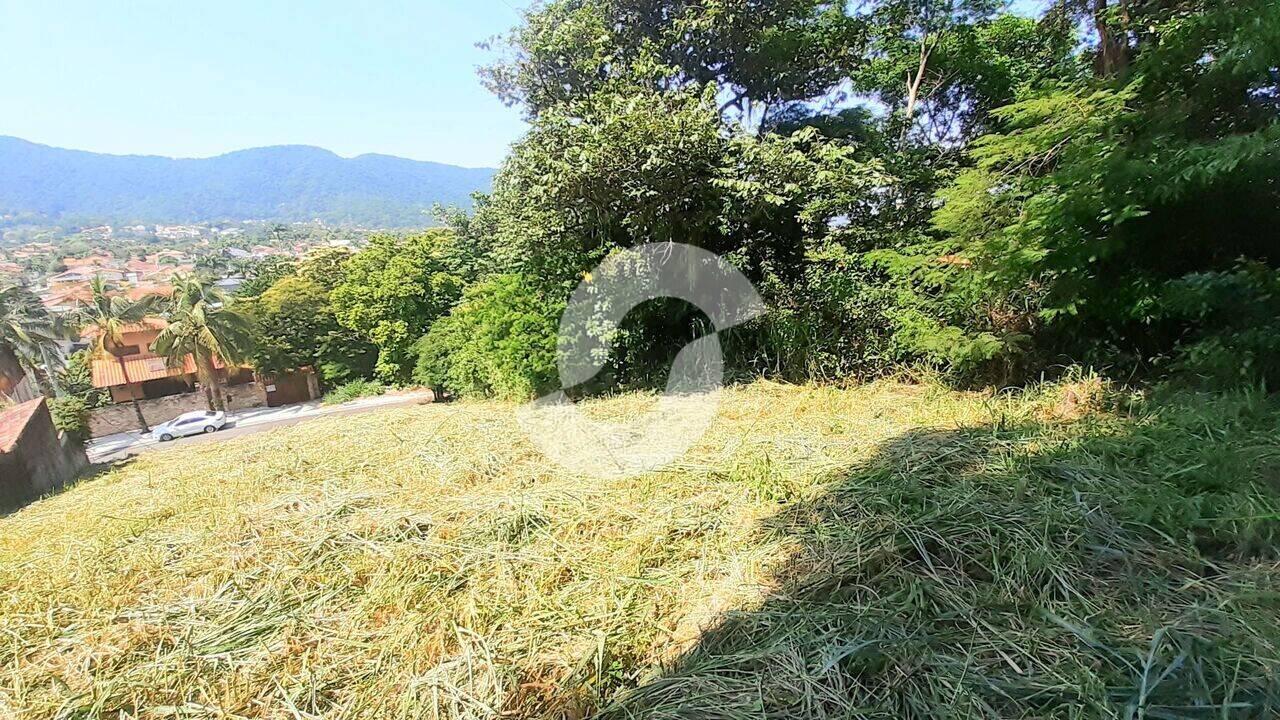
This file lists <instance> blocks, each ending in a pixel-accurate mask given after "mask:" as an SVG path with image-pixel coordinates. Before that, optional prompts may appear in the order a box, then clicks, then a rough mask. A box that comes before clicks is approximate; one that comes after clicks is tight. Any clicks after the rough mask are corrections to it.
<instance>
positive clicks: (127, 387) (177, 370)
mask: <svg viewBox="0 0 1280 720" xmlns="http://www.w3.org/2000/svg"><path fill="white" fill-rule="evenodd" d="M165 326H166V323H165V321H163V320H160V319H158V318H149V319H147V320H145V321H143V322H141V323H137V324H136V325H131V326H129V327H127V328H126V329H125V332H124V334H123V335H124V336H123V341H122V343H121V347H119V348H118V349H117V351H116V352H115V354H114V355H112V356H108V357H97V358H94V359H93V364H92V367H91V371H92V374H93V386H94V387H97V388H107V389H109V391H110V393H111V401H112V402H116V403H123V402H129V401H131V400H144V399H149V398H159V397H166V396H168V395H177V394H180V393H188V392H191V391H193V390H194V389H195V387H196V381H197V377H196V363H195V360H194V359H193V358H192V357H191V356H190V355H188V356H186V357H185V358H184V359H183V362H182V364H181V365H175V366H171V365H170V364H169V362H168V360H167V359H166V358H164V357H161V356H159V355H157V354H156V353H155V352H154V351H152V349H151V346H152V344H153V343H155V340H156V337H157V336H158V335H159V334H160V331H161V330H163V329H164V328H165ZM87 335H88V336H89V337H92V336H93V335H94V333H93V332H92V331H91V332H89V333H87ZM214 368H215V370H216V371H217V372H219V373H222V374H223V376H224V377H226V379H227V384H228V385H237V384H240V383H245V382H250V381H251V380H252V379H253V373H252V372H251V371H249V370H248V369H246V368H237V367H232V368H230V370H228V368H227V367H226V366H225V365H224V364H223V363H222V362H221V361H220V360H217V359H215V360H214Z"/></svg>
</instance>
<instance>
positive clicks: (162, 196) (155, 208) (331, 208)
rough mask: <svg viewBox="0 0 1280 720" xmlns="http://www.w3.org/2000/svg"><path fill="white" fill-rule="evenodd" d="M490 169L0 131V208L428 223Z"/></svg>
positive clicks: (45, 213)
mask: <svg viewBox="0 0 1280 720" xmlns="http://www.w3.org/2000/svg"><path fill="white" fill-rule="evenodd" d="M493 174H494V170H493V169H492V168H464V167H458V166H455V165H444V164H441V163H434V162H422V161H418V160H408V159H405V158H400V157H394V156H391V155H376V154H369V155H360V156H357V157H353V158H343V157H340V156H338V155H336V154H334V153H332V152H330V151H328V150H325V149H322V148H318V147H311V146H307V145H278V146H273V147H261V148H253V149H249V150H239V151H236V152H230V153H227V154H225V155H218V156H216V157H210V158H192V159H185V158H169V157H159V156H155V155H105V154H101V153H93V152H85V151H82V150H66V149H63V148H55V147H50V146H48V145H40V144H37V143H33V142H28V141H26V140H22V139H20V138H15V137H7V136H0V216H8V217H10V218H14V217H17V218H24V219H29V220H31V221H32V222H37V223H38V222H42V221H43V222H50V223H58V224H91V223H97V222H117V223H131V222H140V223H149V222H218V221H239V220H277V221H285V222H291V221H309V220H322V221H324V222H327V223H330V224H340V225H356V226H363V227H405V226H421V225H428V224H430V223H431V217H430V215H429V211H430V209H431V207H432V206H433V205H434V204H435V203H440V204H443V205H460V206H463V207H469V206H470V204H471V193H473V192H476V191H487V190H488V189H489V184H490V182H491V180H492V178H493Z"/></svg>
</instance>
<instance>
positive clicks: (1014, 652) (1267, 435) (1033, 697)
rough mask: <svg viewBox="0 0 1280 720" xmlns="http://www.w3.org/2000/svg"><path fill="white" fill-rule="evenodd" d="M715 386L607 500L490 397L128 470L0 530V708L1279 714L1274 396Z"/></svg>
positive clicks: (279, 435) (164, 454)
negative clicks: (715, 396)
mask: <svg viewBox="0 0 1280 720" xmlns="http://www.w3.org/2000/svg"><path fill="white" fill-rule="evenodd" d="M726 395H727V397H726V402H725V404H724V406H723V407H722V413H721V417H720V419H719V420H718V421H717V423H716V424H715V425H714V426H713V428H712V431H711V432H710V433H709V434H708V435H707V436H706V437H704V438H703V439H702V440H701V441H700V442H699V443H698V444H697V445H696V446H695V447H694V449H693V450H692V451H691V452H690V453H689V454H688V455H687V456H686V457H685V458H684V459H683V460H681V461H680V462H679V463H677V464H676V465H674V466H672V467H670V468H667V469H665V470H663V471H661V472H656V473H652V474H650V475H646V476H643V477H640V478H632V479H627V480H592V479H585V478H580V477H573V476H570V475H567V474H565V473H563V472H560V471H558V470H557V469H556V468H555V467H552V466H549V465H548V464H547V463H546V461H545V460H544V459H543V458H542V457H541V456H540V455H539V454H538V452H537V451H536V450H535V449H534V448H533V447H532V446H531V445H530V444H529V443H528V442H527V441H525V440H524V439H523V438H522V437H521V435H520V433H519V430H518V429H517V427H516V425H515V421H514V419H513V417H512V415H511V410H512V407H511V406H508V405H502V404H496V403H466V402H463V403H454V404H450V405H427V406H414V407H405V408H396V409H389V410H383V411H378V412H371V413H366V414H363V415H359V416H347V417H341V418H325V419H318V420H315V421H311V422H308V423H303V424H300V425H295V426H292V427H288V428H283V429H280V430H275V431H271V432H268V433H261V434H257V435H252V436H246V437H242V438H235V439H232V440H230V441H228V442H225V443H219V444H215V445H197V446H192V447H189V448H185V447H184V448H175V449H171V450H164V451H158V452H153V453H148V454H145V455H143V456H140V457H139V458H136V459H134V460H133V461H131V462H130V463H129V464H128V465H126V466H124V467H120V468H117V469H114V470H112V471H110V472H107V473H105V474H103V475H100V476H98V477H95V478H92V479H89V480H86V481H85V482H83V483H81V484H79V485H78V486H76V487H75V488H73V489H71V490H69V491H67V492H64V493H62V494H61V495H58V496H55V497H52V498H48V499H46V500H43V501H40V502H38V503H35V504H33V505H31V506H29V507H28V508H26V509H24V510H22V511H21V512H18V513H16V514H13V515H10V516H8V517H6V518H4V519H2V520H0V590H2V591H3V595H2V596H0V638H3V640H2V641H0V667H2V668H3V673H2V674H0V716H14V717H20V718H47V717H78V718H98V717H110V718H126V717H127V718H134V717H145V718H153V717H154V718H159V717H166V718H168V717H183V718H191V717H194V718H235V717H250V718H312V717H324V718H378V719H379V720H382V719H384V718H406V719H408V718H436V717H439V718H499V717H563V718H578V717H585V716H589V715H604V716H606V717H616V718H625V717H650V718H677V717H687V718H743V719H745V718H789V717H825V718H835V717H840V718H853V717H867V718H970V717H990V718H996V717H1026V718H1097V717H1117V718H1122V717H1133V718H1171V717H1195V718H1224V717H1226V718H1231V717H1259V718H1262V717H1273V716H1275V715H1276V713H1277V710H1280V646H1278V645H1277V643H1278V642H1280V627H1278V625H1280V595H1278V594H1277V591H1278V590H1280V587H1277V581H1278V580H1280V564H1278V559H1277V558H1278V555H1280V554H1278V553H1277V552H1276V541H1277V530H1280V522H1277V506H1278V505H1280V502H1278V499H1280V486H1278V484H1277V483H1278V482H1280V406H1278V405H1277V402H1276V401H1274V400H1270V399H1268V398H1266V397H1264V396H1262V395H1260V394H1237V395H1224V396H1201V397H1195V396H1186V395H1183V396H1172V397H1168V398H1165V399H1162V400H1158V401H1156V400H1148V399H1143V398H1120V399H1119V400H1121V401H1122V402H1116V400H1117V399H1116V398H1109V397H1106V395H1107V393H1106V392H1105V391H1104V389H1103V388H1100V387H1099V386H1097V385H1095V384H1090V383H1082V384H1079V385H1076V386H1074V387H1070V388H1063V387H1049V388H1044V389H1042V390H1037V391H1031V392H1026V393H1022V394H1018V395H1011V394H1009V395H999V396H992V395H988V394H962V393H954V392H948V391H944V390H940V389H936V388H931V387H922V386H913V385H904V384H896V383H891V382H883V383H878V384H874V385H870V386H865V387H860V388H853V389H836V388H817V387H788V386H780V385H775V384H771V383H766V382H758V383H755V384H753V385H750V386H747V387H742V388H735V389H732V390H729V391H727V394H726ZM650 402H651V399H650V398H647V397H645V396H641V395H627V396H622V397H618V398H613V399H609V400H602V401H595V402H593V403H592V407H591V411H592V412H593V413H596V414H598V415H600V416H603V417H609V416H614V417H623V416H627V415H631V414H633V413H636V412H639V411H641V410H642V409H643V408H644V407H646V406H647V405H648V404H649V403H650ZM1117 404H1118V405H1119V406H1121V407H1122V408H1123V409H1120V410H1102V409H1099V408H1101V407H1105V406H1108V405H1117Z"/></svg>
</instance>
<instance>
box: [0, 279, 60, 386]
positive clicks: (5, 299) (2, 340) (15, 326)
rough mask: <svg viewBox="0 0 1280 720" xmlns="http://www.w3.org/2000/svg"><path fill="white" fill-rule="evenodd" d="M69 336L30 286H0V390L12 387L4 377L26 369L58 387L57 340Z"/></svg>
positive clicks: (20, 372) (16, 374) (20, 374)
mask: <svg viewBox="0 0 1280 720" xmlns="http://www.w3.org/2000/svg"><path fill="white" fill-rule="evenodd" d="M66 336H67V331H66V329H65V327H64V326H63V324H62V323H61V322H60V321H59V320H58V319H57V318H55V317H54V316H52V315H50V314H49V311H48V310H45V308H44V306H43V305H41V304H40V299H39V298H37V297H36V296H35V294H33V293H32V292H31V291H30V290H27V289H26V288H24V287H20V286H18V285H4V286H0V391H9V390H12V388H11V387H7V386H8V385H9V382H6V380H5V379H6V378H9V379H12V378H20V377H21V376H22V375H23V374H24V372H23V371H24V369H30V370H31V371H32V372H33V374H35V375H36V377H37V379H40V380H47V381H49V382H51V383H54V384H53V387H54V389H55V390H56V389H57V385H56V380H53V378H54V377H55V376H56V374H57V370H58V368H57V367H56V365H57V360H58V359H60V358H61V354H60V352H59V348H58V340H59V339H61V338H65V337H66Z"/></svg>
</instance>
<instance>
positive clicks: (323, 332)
mask: <svg viewBox="0 0 1280 720" xmlns="http://www.w3.org/2000/svg"><path fill="white" fill-rule="evenodd" d="M244 310H245V313H246V314H248V315H249V316H251V317H252V318H253V320H254V325H255V327H256V330H257V334H258V343H257V345H258V347H257V350H256V352H255V353H254V364H255V366H256V367H257V368H258V369H259V370H261V371H265V372H279V371H282V370H288V369H291V368H298V367H304V366H311V367H314V368H316V369H317V370H318V371H319V372H320V374H321V377H323V379H324V380H325V382H326V384H328V385H330V386H334V385H340V384H342V383H345V382H348V381H350V380H356V379H361V378H366V377H368V376H369V375H370V374H371V373H372V371H373V366H374V363H375V361H376V359H377V349H376V348H374V347H373V346H372V345H371V344H370V343H369V342H368V341H366V340H365V339H364V338H362V337H360V336H359V335H357V334H356V333H354V332H353V331H351V330H349V329H347V328H345V327H343V326H342V325H340V324H339V323H338V319H337V317H336V316H335V315H334V312H333V307H332V305H331V304H330V302H329V293H328V292H327V291H326V290H325V289H324V287H322V286H321V285H320V284H318V283H316V282H315V281H313V280H311V279H308V278H307V277H304V276H302V275H290V276H287V277H284V278H281V279H280V280H277V281H276V282H275V284H274V285H272V286H271V287H270V288H268V289H267V290H266V292H263V293H262V294H261V295H259V296H258V297H256V298H251V299H249V300H246V301H244Z"/></svg>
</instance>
